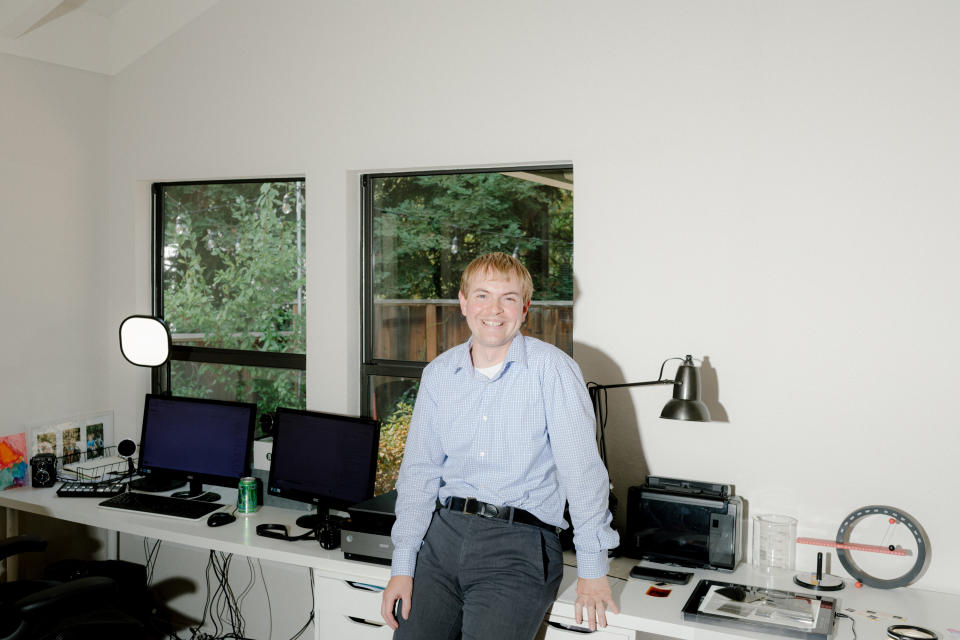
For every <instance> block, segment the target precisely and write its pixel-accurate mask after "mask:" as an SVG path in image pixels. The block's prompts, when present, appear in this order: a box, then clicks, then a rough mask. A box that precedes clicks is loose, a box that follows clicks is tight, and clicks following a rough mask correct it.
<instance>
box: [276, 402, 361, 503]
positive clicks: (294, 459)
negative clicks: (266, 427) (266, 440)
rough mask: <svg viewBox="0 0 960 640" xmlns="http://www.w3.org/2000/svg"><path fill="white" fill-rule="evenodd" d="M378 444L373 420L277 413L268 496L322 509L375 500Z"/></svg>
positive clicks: (279, 411)
mask: <svg viewBox="0 0 960 640" xmlns="http://www.w3.org/2000/svg"><path fill="white" fill-rule="evenodd" d="M379 442H380V425H379V423H378V422H377V421H376V420H373V419H372V418H357V417H351V416H341V415H336V414H332V413H319V412H316V411H303V410H299V409H277V421H276V425H275V427H274V434H273V453H272V454H271V457H270V480H269V483H268V489H267V491H268V493H269V494H270V495H274V496H279V497H282V498H289V499H291V500H297V501H300V502H309V503H313V504H316V505H317V506H318V507H319V508H321V509H322V508H330V507H333V508H336V509H345V508H347V507H349V506H351V505H354V504H356V503H358V502H362V501H363V500H367V499H369V498H372V497H373V486H374V478H375V476H376V471H377V447H378V445H379Z"/></svg>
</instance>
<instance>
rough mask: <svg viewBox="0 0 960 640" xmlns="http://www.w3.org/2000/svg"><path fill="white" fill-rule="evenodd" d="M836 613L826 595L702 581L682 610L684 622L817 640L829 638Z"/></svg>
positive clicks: (832, 601) (833, 602)
mask: <svg viewBox="0 0 960 640" xmlns="http://www.w3.org/2000/svg"><path fill="white" fill-rule="evenodd" d="M835 612H836V600H834V599H833V598H828V597H826V596H819V595H806V594H800V593H794V592H792V591H783V590H780V589H768V588H765V587H753V586H747V585H739V584H731V583H727V582H718V581H714V580H701V581H700V582H699V583H698V584H697V587H696V589H694V592H693V594H692V595H691V596H690V599H689V600H687V603H686V604H685V605H684V607H683V617H684V619H685V620H690V621H694V622H703V623H707V624H714V625H720V626H727V627H736V628H741V629H752V630H754V631H761V632H764V633H773V634H777V635H783V636H791V637H796V638H810V639H816V640H826V638H827V636H829V635H830V630H831V629H832V628H833V620H834V614H835Z"/></svg>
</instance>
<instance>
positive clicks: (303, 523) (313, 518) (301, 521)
mask: <svg viewBox="0 0 960 640" xmlns="http://www.w3.org/2000/svg"><path fill="white" fill-rule="evenodd" d="M329 517H330V513H329V511H327V509H318V510H317V511H311V512H310V513H308V514H307V515H305V516H300V517H299V518H297V526H298V527H303V528H304V529H313V530H314V531H316V530H317V529H319V528H320V527H322V526H323V524H324V523H325V522H326V521H327V519H328V518H329Z"/></svg>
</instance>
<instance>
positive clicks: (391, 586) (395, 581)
mask: <svg viewBox="0 0 960 640" xmlns="http://www.w3.org/2000/svg"><path fill="white" fill-rule="evenodd" d="M604 579H606V578H604ZM609 593H610V587H607V594H609ZM412 597H413V577H412V576H393V577H392V578H390V582H388V583H387V588H386V589H384V590H383V600H382V601H381V602H380V617H382V618H383V621H384V622H386V623H387V626H388V627H390V628H391V629H393V630H394V631H396V630H397V627H399V626H400V623H399V622H397V619H396V618H394V617H393V608H394V606H395V605H396V602H397V600H400V615H402V616H403V619H404V620H406V619H408V618H409V617H410V598H412Z"/></svg>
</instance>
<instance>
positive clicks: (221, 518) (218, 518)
mask: <svg viewBox="0 0 960 640" xmlns="http://www.w3.org/2000/svg"><path fill="white" fill-rule="evenodd" d="M236 519H237V516H235V515H233V514H230V513H227V512H226V511H217V512H216V513H212V514H210V517H209V518H207V526H208V527H222V526H223V525H225V524H230V523H231V522H233V521H234V520H236Z"/></svg>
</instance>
